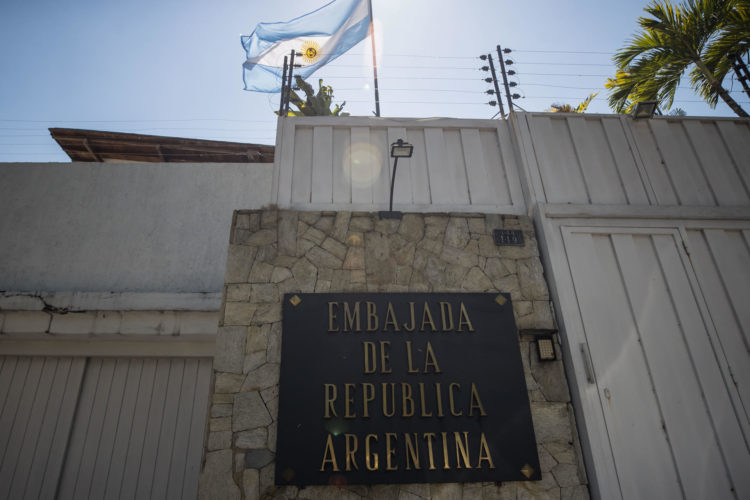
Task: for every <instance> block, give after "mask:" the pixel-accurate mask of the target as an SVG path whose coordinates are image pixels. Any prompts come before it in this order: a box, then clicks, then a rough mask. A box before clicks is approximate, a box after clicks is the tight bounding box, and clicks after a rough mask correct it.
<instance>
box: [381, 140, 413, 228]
mask: <svg viewBox="0 0 750 500" xmlns="http://www.w3.org/2000/svg"><path fill="white" fill-rule="evenodd" d="M413 152H414V146H412V145H411V144H409V143H408V142H404V140H403V139H399V140H397V141H396V142H394V143H392V144H391V158H395V159H394V160H393V176H392V177H391V201H390V204H389V205H388V211H387V212H379V215H380V218H381V219H400V218H401V216H402V214H401V212H394V211H393V186H394V184H395V182H396V167H397V166H398V159H399V158H411V155H412V153H413Z"/></svg>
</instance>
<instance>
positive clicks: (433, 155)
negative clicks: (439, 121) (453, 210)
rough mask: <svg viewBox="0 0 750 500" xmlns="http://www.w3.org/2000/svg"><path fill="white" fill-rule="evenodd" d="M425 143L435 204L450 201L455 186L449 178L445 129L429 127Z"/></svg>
mask: <svg viewBox="0 0 750 500" xmlns="http://www.w3.org/2000/svg"><path fill="white" fill-rule="evenodd" d="M424 145H425V149H426V153H427V171H428V172H429V179H430V194H431V195H432V203H433V204H443V203H447V202H449V201H450V200H451V199H452V198H453V196H452V192H453V189H454V186H453V185H452V184H451V182H450V180H449V174H448V169H449V168H450V167H449V165H448V158H446V156H445V152H444V148H445V138H444V136H443V129H440V128H427V129H425V131H424Z"/></svg>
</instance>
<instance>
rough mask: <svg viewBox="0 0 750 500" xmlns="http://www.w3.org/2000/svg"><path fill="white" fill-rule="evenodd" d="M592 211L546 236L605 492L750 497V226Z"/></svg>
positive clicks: (599, 479)
mask: <svg viewBox="0 0 750 500" xmlns="http://www.w3.org/2000/svg"><path fill="white" fill-rule="evenodd" d="M587 222H588V223H592V225H591V226H590V227H580V226H577V225H566V224H565V223H564V222H563V221H558V223H556V224H552V225H550V226H548V227H554V230H553V231H551V233H548V235H549V236H548V240H553V239H557V238H559V239H557V244H558V245H559V244H561V247H562V248H560V249H561V250H563V251H562V252H558V253H557V254H556V255H555V256H554V257H553V258H551V259H550V260H551V261H552V262H551V264H552V268H553V269H552V271H553V274H554V275H555V282H556V286H555V288H556V295H557V299H558V302H559V304H560V306H561V309H562V311H561V313H562V320H563V323H564V325H565V337H566V340H567V344H568V352H569V353H570V355H571V358H572V362H573V363H572V365H573V366H572V369H573V370H574V371H575V372H577V375H576V376H575V377H574V378H575V383H576V386H577V387H576V389H577V396H578V399H579V401H578V402H579V406H580V409H581V410H582V415H581V416H582V419H581V420H582V421H583V426H584V433H585V434H587V436H584V441H585V442H587V443H588V448H589V455H590V456H589V460H590V466H591V467H592V468H593V470H594V473H595V476H596V483H597V487H598V492H599V494H600V495H601V496H602V497H603V498H617V497H621V498H637V499H644V498H676V497H685V498H750V474H748V472H747V471H748V470H750V448H749V447H748V436H750V425H748V407H749V405H750V398H749V396H748V386H750V354H749V351H748V345H749V343H748V332H750V315H749V314H750V312H749V308H748V306H750V252H749V251H748V248H749V246H748V241H750V240H749V239H748V231H742V230H738V229H726V228H725V229H721V228H710V229H707V228H702V227H693V228H690V227H688V226H680V225H677V224H674V223H672V224H665V226H670V225H673V227H671V228H670V227H666V228H664V227H663V226H662V227H657V226H658V225H657V224H656V223H653V224H649V225H651V226H653V227H641V228H632V227H630V228H629V227H619V228H618V227H613V224H612V222H611V221H608V222H607V224H606V225H607V226H608V227H593V226H594V225H595V224H594V223H596V222H598V223H601V221H591V220H587ZM575 223H583V221H580V220H579V221H575ZM616 225H617V224H614V226H616ZM620 225H625V223H621V224H620ZM558 231H559V232H558ZM550 236H551V237H550ZM550 244H551V246H552V247H555V242H553V241H550ZM550 252H551V253H554V249H552V250H550ZM694 268H695V270H694Z"/></svg>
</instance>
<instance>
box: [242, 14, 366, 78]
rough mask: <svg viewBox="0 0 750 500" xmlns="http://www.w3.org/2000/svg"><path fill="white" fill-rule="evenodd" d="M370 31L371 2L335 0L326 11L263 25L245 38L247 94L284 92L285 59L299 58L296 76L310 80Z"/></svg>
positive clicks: (243, 42) (259, 25)
mask: <svg viewBox="0 0 750 500" xmlns="http://www.w3.org/2000/svg"><path fill="white" fill-rule="evenodd" d="M369 28H370V14H369V5H368V0H333V2H331V3H329V4H327V5H324V6H323V7H321V8H319V9H318V10H315V11H313V12H310V13H309V14H305V15H304V16H301V17H298V18H296V19H292V20H291V21H289V22H286V23H260V24H258V26H256V27H255V31H253V34H252V35H250V36H243V37H242V46H243V47H244V48H245V52H246V53H247V60H246V61H245V63H244V64H243V65H242V67H243V68H244V74H243V79H244V81H245V90H255V91H258V92H279V91H281V76H282V72H283V68H284V56H288V55H289V54H290V53H291V51H292V50H296V51H297V52H298V53H302V56H301V57H300V56H296V57H295V59H294V63H295V64H301V65H302V67H301V68H296V69H295V71H294V74H295V75H299V76H301V77H302V78H306V77H308V76H309V75H311V74H312V73H313V72H314V71H315V70H316V69H318V68H320V67H321V66H323V65H324V64H326V63H327V62H328V61H332V60H333V59H336V58H337V57H338V56H340V55H341V54H343V53H344V52H346V51H347V50H349V49H350V48H352V47H353V46H355V45H356V44H357V43H359V42H360V41H361V40H362V39H364V38H365V37H366V36H367V33H368V30H369Z"/></svg>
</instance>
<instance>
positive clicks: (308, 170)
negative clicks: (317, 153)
mask: <svg viewBox="0 0 750 500" xmlns="http://www.w3.org/2000/svg"><path fill="white" fill-rule="evenodd" d="M312 147H313V129H312V128H310V127H295V128H294V166H293V168H292V178H291V182H292V203H310V188H311V181H312V151H313V149H312Z"/></svg>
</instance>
